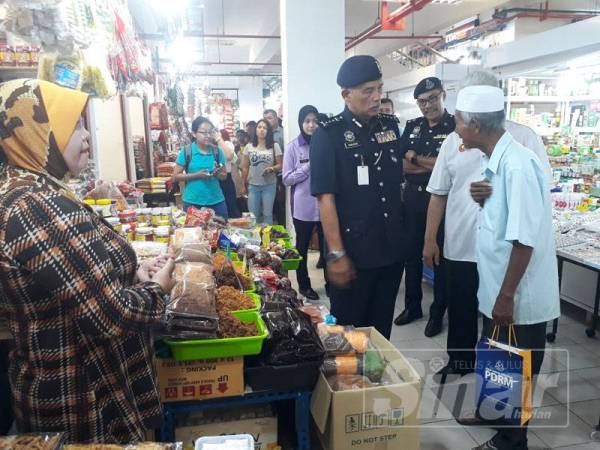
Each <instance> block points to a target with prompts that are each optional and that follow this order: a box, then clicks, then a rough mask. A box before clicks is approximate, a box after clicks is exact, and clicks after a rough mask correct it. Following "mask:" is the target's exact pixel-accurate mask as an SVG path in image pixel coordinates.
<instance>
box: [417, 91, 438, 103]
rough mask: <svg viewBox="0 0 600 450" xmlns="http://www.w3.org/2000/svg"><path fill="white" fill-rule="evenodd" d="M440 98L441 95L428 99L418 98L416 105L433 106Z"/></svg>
mask: <svg viewBox="0 0 600 450" xmlns="http://www.w3.org/2000/svg"><path fill="white" fill-rule="evenodd" d="M441 96H442V94H441V93H439V94H437V95H432V96H430V97H428V98H419V99H417V105H419V106H427V105H428V104H429V105H435V104H436V103H437V101H438V100H439V99H440V97H441Z"/></svg>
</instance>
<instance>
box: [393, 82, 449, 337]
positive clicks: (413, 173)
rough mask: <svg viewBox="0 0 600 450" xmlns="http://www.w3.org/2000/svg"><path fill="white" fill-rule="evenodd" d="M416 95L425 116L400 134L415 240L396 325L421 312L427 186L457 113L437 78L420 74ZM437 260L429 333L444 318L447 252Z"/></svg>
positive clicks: (409, 218)
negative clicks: (451, 110) (446, 104)
mask: <svg viewBox="0 0 600 450" xmlns="http://www.w3.org/2000/svg"><path fill="white" fill-rule="evenodd" d="M414 98H415V100H416V101H417V105H418V106H419V109H420V110H421V113H422V114H423V116H422V117H419V118H417V119H413V120H409V121H407V122H406V128H405V129H404V133H403V134H402V138H401V140H400V141H401V149H402V152H403V155H404V174H405V177H406V185H405V190H404V202H405V206H406V210H407V211H408V214H407V225H408V229H409V236H410V242H411V246H410V250H409V255H408V258H407V261H406V275H405V281H404V283H405V300H404V303H405V309H404V311H403V312H402V313H401V314H400V315H399V316H398V317H396V319H395V320H394V323H395V324H396V325H405V324H408V323H410V322H412V321H413V320H416V319H420V318H421V317H423V312H422V310H421V301H422V299H423V290H422V288H421V282H422V278H423V262H422V255H423V245H424V238H425V226H426V224H427V206H428V205H429V197H430V194H429V193H428V192H427V190H426V188H427V184H428V183H429V178H430V176H431V172H432V171H433V166H434V165H435V162H436V159H437V155H438V152H439V150H440V147H441V146H442V142H443V141H444V139H446V137H447V136H448V135H449V134H450V133H452V132H453V131H454V128H455V123H454V116H453V115H451V114H449V113H448V111H446V109H445V108H444V101H445V99H446V92H445V91H444V87H443V85H442V82H441V80H440V79H439V78H436V77H429V78H425V79H423V80H421V81H420V82H419V84H418V85H417V87H416V88H415V91H414ZM438 241H439V242H443V227H440V233H439V235H438ZM440 248H442V247H441V246H440ZM439 262H440V264H439V265H437V266H435V268H434V277H435V281H434V293H433V297H434V299H433V303H432V305H431V308H430V310H429V321H428V322H427V326H426V327H425V335H426V336H427V337H432V336H435V335H436V334H438V333H440V332H441V331H442V320H443V318H444V313H445V312H446V298H445V289H446V280H445V271H444V264H443V258H440V261H439Z"/></svg>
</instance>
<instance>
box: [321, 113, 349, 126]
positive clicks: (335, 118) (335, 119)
mask: <svg viewBox="0 0 600 450" xmlns="http://www.w3.org/2000/svg"><path fill="white" fill-rule="evenodd" d="M343 120H344V117H343V116H342V115H341V114H338V115H337V116H333V117H331V118H329V119H327V120H325V121H323V122H321V126H322V127H323V128H331V127H332V126H334V125H335V124H336V123H340V122H343Z"/></svg>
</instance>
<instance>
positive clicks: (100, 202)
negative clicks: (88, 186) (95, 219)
mask: <svg viewBox="0 0 600 450" xmlns="http://www.w3.org/2000/svg"><path fill="white" fill-rule="evenodd" d="M96 205H99V206H100V205H101V206H108V205H112V200H111V199H109V198H100V199H98V200H96Z"/></svg>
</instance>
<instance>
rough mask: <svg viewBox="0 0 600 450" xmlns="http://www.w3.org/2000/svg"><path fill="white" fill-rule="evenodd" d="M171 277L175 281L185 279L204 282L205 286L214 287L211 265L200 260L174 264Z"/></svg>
mask: <svg viewBox="0 0 600 450" xmlns="http://www.w3.org/2000/svg"><path fill="white" fill-rule="evenodd" d="M173 278H174V279H175V281H183V280H184V279H186V280H188V281H191V282H193V283H199V284H205V285H206V286H209V287H213V288H214V287H215V279H214V276H213V268H212V266H211V265H210V264H205V263H202V262H185V263H177V264H175V269H174V270H173Z"/></svg>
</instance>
